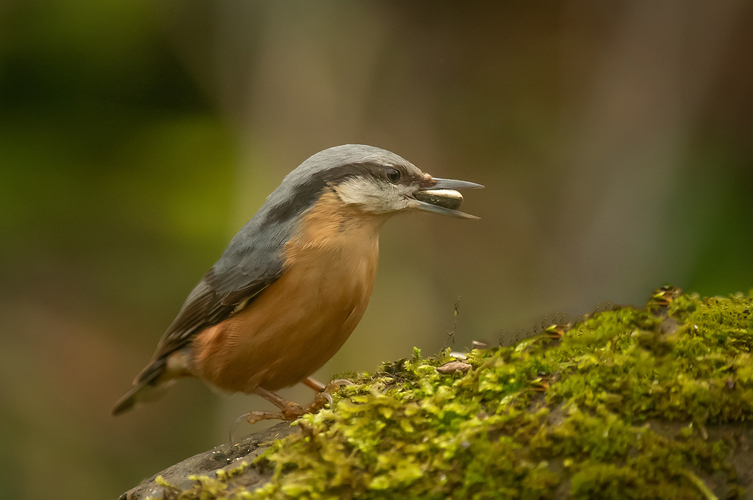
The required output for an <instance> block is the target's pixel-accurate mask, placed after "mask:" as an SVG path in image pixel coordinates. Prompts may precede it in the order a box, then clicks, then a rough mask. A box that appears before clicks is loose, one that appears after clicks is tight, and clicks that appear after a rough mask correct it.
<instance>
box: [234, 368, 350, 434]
mask: <svg viewBox="0 0 753 500" xmlns="http://www.w3.org/2000/svg"><path fill="white" fill-rule="evenodd" d="M306 380H307V381H308V380H311V384H312V385H313V384H317V385H319V386H321V387H323V388H324V390H320V391H319V392H318V393H317V394H316V396H314V400H313V401H312V402H311V403H309V404H307V405H306V406H301V405H299V404H297V403H294V402H293V401H288V400H286V399H284V398H282V397H280V396H278V395H277V394H275V393H274V392H272V391H268V390H266V389H262V388H261V387H259V388H257V389H256V391H255V392H256V393H257V394H258V395H259V396H261V397H263V398H264V399H266V400H267V401H269V402H270V403H272V404H273V405H275V406H276V407H277V408H279V409H280V411H278V412H268V411H250V412H248V413H245V414H243V415H241V416H240V417H238V420H237V421H236V422H239V421H242V420H246V421H247V422H248V423H249V424H255V423H257V422H261V421H262V420H288V421H290V420H295V419H297V418H298V417H301V416H303V415H306V414H307V413H314V412H316V411H319V410H321V409H322V408H324V407H325V406H326V405H327V403H329V406H330V408H331V407H332V405H333V401H332V396H331V393H332V392H334V391H336V390H337V389H339V388H340V387H342V386H343V385H353V382H351V381H350V380H344V379H338V380H333V381H332V382H330V383H329V384H327V386H326V387H325V386H324V385H322V384H320V383H319V382H317V381H315V380H313V379H306ZM306 385H309V384H308V383H307V384H306ZM312 385H309V387H312Z"/></svg>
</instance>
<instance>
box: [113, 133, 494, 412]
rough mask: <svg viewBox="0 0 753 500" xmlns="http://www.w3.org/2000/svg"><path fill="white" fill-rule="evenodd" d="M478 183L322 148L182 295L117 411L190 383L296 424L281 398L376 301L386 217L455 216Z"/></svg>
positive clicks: (373, 155) (379, 156)
mask: <svg viewBox="0 0 753 500" xmlns="http://www.w3.org/2000/svg"><path fill="white" fill-rule="evenodd" d="M480 187H482V186H481V185H479V184H475V183H472V182H466V181H458V180H451V179H438V178H433V177H432V176H430V175H429V174H425V173H423V172H422V171H421V170H419V169H418V168H416V167H415V166H413V165H412V164H411V163H410V162H408V161H406V160H404V159H403V158H401V157H400V156H398V155H396V154H394V153H391V152H389V151H385V150H383V149H379V148H375V147H372V146H362V145H345V146H337V147H333V148H330V149H326V150H324V151H321V152H319V153H317V154H315V155H314V156H312V157H311V158H309V159H308V160H306V161H304V162H303V163H302V164H301V165H300V166H299V167H298V168H296V169H295V170H293V171H292V172H291V173H290V174H288V176H287V177H285V179H284V180H283V181H282V184H280V186H279V187H278V188H277V189H275V191H274V192H273V193H272V194H271V195H270V196H269V198H268V199H267V202H266V203H265V204H264V206H262V207H261V209H260V210H259V211H258V212H257V213H256V215H254V217H253V218H252V219H251V220H250V221H249V222H248V223H247V224H246V225H245V226H243V228H242V229H241V230H240V231H239V232H238V234H236V235H235V237H233V239H232V240H231V241H230V244H229V245H228V247H227V249H225V252H224V253H223V254H222V257H221V258H220V260H218V261H217V262H216V263H215V264H214V266H212V268H211V269H210V270H209V272H207V273H206V274H205V275H204V277H203V278H202V280H201V281H200V282H199V284H198V285H196V287H195V288H194V289H193V291H192V292H191V293H190V294H189V295H188V298H187V299H186V301H185V303H184V304H183V307H182V308H181V309H180V312H179V313H178V317H177V318H175V320H174V321H173V322H172V324H171V325H170V326H169V327H168V329H167V331H166V332H165V334H164V335H163V336H162V339H160V341H159V344H158V345H157V350H156V352H155V353H154V355H153V356H152V360H151V362H150V363H149V365H148V366H147V367H146V368H144V370H143V371H142V372H141V373H140V374H139V375H138V377H136V380H135V381H134V382H133V385H134V386H133V388H132V389H131V390H130V391H129V392H128V393H127V394H126V395H125V396H123V398H121V399H120V401H118V403H117V404H116V405H115V407H114V408H113V410H112V413H113V414H114V415H117V414H119V413H123V412H125V411H127V410H129V409H131V408H132V407H133V406H134V405H135V404H136V403H137V402H141V401H146V400H148V399H149V396H150V395H152V396H153V395H154V394H155V393H156V391H155V389H157V387H159V386H162V387H166V384H168V383H170V382H173V381H175V379H176V378H179V377H185V376H191V377H197V378H200V379H203V380H205V381H207V382H209V383H210V384H212V385H214V386H216V387H218V388H220V389H222V390H225V391H229V392H245V393H256V394H259V395H260V396H262V397H264V398H265V399H267V400H269V401H270V402H272V403H273V404H275V406H277V407H278V408H279V409H280V413H262V412H251V413H250V414H248V415H249V421H251V422H254V421H258V420H261V419H265V418H280V419H285V420H292V419H294V418H296V417H298V416H299V415H301V414H303V413H305V412H307V411H312V410H313V409H317V408H319V407H321V406H322V405H323V402H322V398H321V397H318V398H317V399H315V400H314V403H312V404H311V405H309V406H308V407H306V408H302V407H300V406H298V405H297V404H295V403H292V402H288V401H286V400H284V399H283V398H281V397H280V396H278V395H276V394H275V393H274V392H272V391H276V390H278V389H281V388H283V387H288V386H291V385H294V384H296V383H298V382H304V383H306V385H308V386H309V387H311V388H313V389H315V390H320V389H322V388H323V386H322V385H321V384H318V383H317V382H315V381H313V379H309V378H308V377H309V376H310V375H311V374H312V373H314V372H315V371H316V370H317V369H319V368H320V367H321V366H322V365H323V364H324V363H325V362H326V361H327V360H329V359H330V358H331V357H332V356H333V355H334V354H335V353H336V352H337V351H338V350H339V349H340V347H341V346H342V345H343V343H345V341H346V340H347V339H348V337H349V336H350V334H351V332H352V331H353V329H354V328H355V327H356V325H358V322H359V321H360V320H361V316H363V313H364V311H365V310H366V306H367V305H368V302H369V297H370V296H371V290H372V288H373V286H374V278H375V275H376V269H377V259H378V253H379V229H380V228H381V227H382V225H383V224H384V222H385V221H386V220H387V219H389V218H390V217H391V216H392V215H395V214H397V213H400V212H405V211H408V210H414V209H415V210H425V211H428V212H433V213H437V214H442V215H449V216H453V217H459V218H475V217H473V216H472V215H468V214H464V213H462V212H459V211H457V210H456V209H457V208H459V207H460V204H461V203H462V200H463V198H462V196H461V195H460V193H458V192H457V191H455V189H460V188H480Z"/></svg>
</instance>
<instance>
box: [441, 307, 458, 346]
mask: <svg viewBox="0 0 753 500" xmlns="http://www.w3.org/2000/svg"><path fill="white" fill-rule="evenodd" d="M453 315H454V318H455V319H454V320H453V322H452V331H450V332H447V338H446V339H445V341H444V346H445V347H447V344H448V343H449V342H450V339H452V343H453V345H454V344H455V329H456V328H457V326H458V316H460V296H459V295H458V300H456V301H455V306H454V307H453Z"/></svg>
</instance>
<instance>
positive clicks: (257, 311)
mask: <svg viewBox="0 0 753 500" xmlns="http://www.w3.org/2000/svg"><path fill="white" fill-rule="evenodd" d="M383 222H384V217H375V216H370V215H366V214H363V213H361V212H358V211H356V210H355V209H350V208H348V207H346V206H343V205H342V204H341V203H340V201H339V199H337V197H336V195H335V194H334V193H327V194H325V195H324V196H322V198H321V200H320V201H319V203H317V205H316V206H314V207H313V208H312V209H310V210H309V211H308V212H307V214H306V215H305V216H304V218H303V220H302V222H301V225H300V228H299V231H298V232H297V234H296V235H295V236H294V237H293V238H292V239H291V240H290V241H289V242H288V243H287V245H286V247H285V259H286V268H285V272H284V273H283V275H282V277H281V278H280V279H279V280H277V281H276V282H275V283H273V284H272V285H271V286H270V287H269V288H267V289H266V290H265V291H264V292H262V294H261V295H260V296H259V297H258V298H257V299H256V300H255V301H254V302H252V303H251V304H250V305H249V306H247V307H246V308H245V309H243V310H241V311H239V312H238V313H236V314H234V315H233V316H232V317H230V318H229V319H228V320H226V321H224V322H222V323H220V324H218V325H216V326H214V327H211V328H208V329H207V330H205V331H203V332H201V333H200V334H199V335H198V336H197V337H196V339H195V340H194V343H193V349H192V350H193V355H194V362H193V370H192V371H194V372H195V373H194V374H195V375H196V376H198V377H200V378H203V379H205V380H207V381H209V382H211V383H212V384H214V385H216V386H217V387H219V388H221V389H225V390H229V391H240V392H252V391H253V390H254V389H255V388H256V387H258V386H261V387H263V388H265V389H268V390H276V389H279V388H282V387H286V386H290V385H293V384H295V383H297V382H299V381H301V380H302V379H304V378H305V377H307V376H309V375H311V374H312V373H313V372H314V371H316V370H317V369H318V368H320V367H321V366H322V365H323V364H324V363H325V362H327V361H328V360H329V359H330V358H331V357H332V356H333V355H334V354H335V353H336V352H337V351H338V350H339V349H340V347H341V346H342V345H343V343H345V341H346V340H347V338H348V337H349V336H350V334H351V333H352V332H353V329H354V328H355V327H356V325H358V322H359V321H360V320H361V317H362V316H363V313H364V312H365V311H366V306H367V305H368V302H369V298H370V296H371V291H372V288H373V286H374V279H375V276H376V268H377V260H378V253H379V228H380V227H381V225H382V224H383Z"/></svg>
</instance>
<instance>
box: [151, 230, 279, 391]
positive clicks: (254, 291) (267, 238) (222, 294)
mask: <svg viewBox="0 0 753 500" xmlns="http://www.w3.org/2000/svg"><path fill="white" fill-rule="evenodd" d="M255 219H256V217H255V218H254V219H251V221H249V223H248V224H246V226H244V227H243V229H241V231H239V232H238V234H236V235H235V237H234V238H233V240H232V241H231V242H230V244H229V245H228V247H227V249H226V250H225V252H224V253H223V254H222V257H221V258H220V260H218V261H217V262H216V263H215V264H214V266H212V268H211V269H210V270H209V271H208V272H207V273H206V274H205V275H204V277H203V278H202V280H201V281H200V282H199V283H198V285H196V287H195V288H194V289H193V290H192V291H191V293H190V294H189V295H188V297H187V298H186V301H185V302H184V303H183V306H182V307H181V309H180V312H179V313H178V316H177V317H176V318H175V320H173V322H172V324H171V325H170V326H169V327H168V329H167V331H165V333H164V335H163V336H162V338H161V339H160V342H159V344H158V345H157V350H156V352H155V353H154V356H153V357H152V363H151V364H150V366H148V367H147V368H146V369H144V371H143V372H142V373H141V374H140V375H139V377H138V378H137V380H144V379H146V378H147V377H149V376H150V375H151V373H152V371H153V370H155V369H159V365H160V364H159V363H158V362H159V361H160V360H162V359H164V358H165V357H167V356H168V355H169V354H170V353H173V352H175V351H177V350H179V349H181V348H183V347H185V346H186V345H188V344H189V343H190V342H191V340H192V339H193V337H194V336H195V335H196V334H198V333H199V332H201V331H202V330H204V329H205V328H207V327H209V326H212V325H216V324H217V323H220V322H221V321H223V320H225V319H227V318H229V317H230V316H231V315H232V314H233V313H234V312H235V311H236V309H237V308H238V306H239V305H244V306H247V305H248V304H250V303H251V302H253V300H254V299H256V298H257V297H258V296H259V295H260V294H261V293H262V292H263V291H264V289H266V288H267V287H268V286H269V285H271V284H272V283H274V282H275V281H277V280H278V279H279V278H280V276H282V273H283V267H284V266H283V264H284V263H283V257H282V248H283V247H284V243H285V241H287V239H288V238H289V235H290V233H289V231H281V230H280V228H279V227H274V225H271V226H270V225H264V224H260V223H259V222H258V221H257V220H255ZM244 302H245V304H244ZM162 364H164V363H162Z"/></svg>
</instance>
